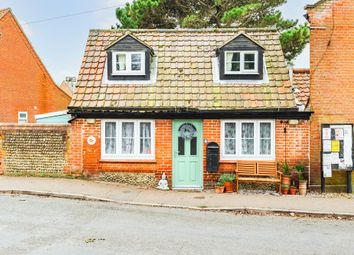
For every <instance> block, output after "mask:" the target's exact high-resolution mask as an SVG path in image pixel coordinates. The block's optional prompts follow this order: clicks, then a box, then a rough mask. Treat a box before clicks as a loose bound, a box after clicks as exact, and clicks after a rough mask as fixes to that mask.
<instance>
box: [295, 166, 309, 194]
mask: <svg viewBox="0 0 354 255" xmlns="http://www.w3.org/2000/svg"><path fill="white" fill-rule="evenodd" d="M295 169H296V171H297V175H298V177H299V193H300V195H302V196H305V195H306V191H307V180H305V176H304V172H305V166H304V165H301V164H299V165H296V166H295Z"/></svg>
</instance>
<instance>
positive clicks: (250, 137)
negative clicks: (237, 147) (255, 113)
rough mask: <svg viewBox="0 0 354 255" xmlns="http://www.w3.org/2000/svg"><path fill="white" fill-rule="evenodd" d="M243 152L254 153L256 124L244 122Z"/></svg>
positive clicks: (246, 153)
mask: <svg viewBox="0 0 354 255" xmlns="http://www.w3.org/2000/svg"><path fill="white" fill-rule="evenodd" d="M241 137H242V154H245V155H253V154H254V124H253V123H242V136H241Z"/></svg>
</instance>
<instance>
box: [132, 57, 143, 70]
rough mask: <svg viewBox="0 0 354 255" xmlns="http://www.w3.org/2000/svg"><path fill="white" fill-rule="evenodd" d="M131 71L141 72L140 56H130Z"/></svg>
mask: <svg viewBox="0 0 354 255" xmlns="http://www.w3.org/2000/svg"><path fill="white" fill-rule="evenodd" d="M131 63H132V66H131V68H132V71H140V70H141V54H132V55H131Z"/></svg>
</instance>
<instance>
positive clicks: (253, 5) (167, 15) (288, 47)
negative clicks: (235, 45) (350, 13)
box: [116, 0, 310, 63]
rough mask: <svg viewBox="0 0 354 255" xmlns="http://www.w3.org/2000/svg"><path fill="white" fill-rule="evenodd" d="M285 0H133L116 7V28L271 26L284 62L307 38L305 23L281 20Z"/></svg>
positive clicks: (303, 45) (294, 55)
mask: <svg viewBox="0 0 354 255" xmlns="http://www.w3.org/2000/svg"><path fill="white" fill-rule="evenodd" d="M284 3H286V0H266V1H265V0H134V1H133V2H132V3H127V4H126V5H125V6H124V7H122V8H118V9H117V10H116V16H117V19H118V22H119V23H118V24H117V25H116V26H117V27H120V28H178V27H182V28H211V27H216V28H223V27H274V28H277V29H278V31H279V33H280V34H281V35H280V41H281V44H282V47H283V51H284V55H285V58H286V60H287V61H288V63H291V62H292V60H293V59H294V58H295V57H296V56H298V55H299V54H300V53H301V52H302V50H303V49H304V48H305V46H306V44H307V43H308V41H309V36H310V32H309V28H308V27H307V24H299V23H298V20H290V19H284V18H283V17H282V14H281V12H280V11H279V10H278V7H279V6H281V5H283V4H284Z"/></svg>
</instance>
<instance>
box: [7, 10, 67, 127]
mask: <svg viewBox="0 0 354 255" xmlns="http://www.w3.org/2000/svg"><path fill="white" fill-rule="evenodd" d="M0 91H1V93H0V123H1V122H11V123H34V122H35V115H36V114H42V113H47V112H54V111H59V110H65V109H67V106H68V105H69V103H70V100H71V98H70V96H68V95H66V94H65V93H64V92H63V91H62V90H61V89H60V88H58V86H57V85H56V84H55V83H54V81H53V80H52V78H51V76H50V75H49V73H48V71H47V70H46V68H45V67H44V65H43V63H42V62H41V60H40V59H39V57H38V55H37V54H36V52H35V51H34V49H33V47H32V46H31V44H30V42H29V40H28V39H27V37H26V35H25V34H24V32H23V30H22V29H21V27H20V25H19V23H18V22H17V20H16V18H15V16H14V15H13V14H12V12H11V10H10V9H4V10H0Z"/></svg>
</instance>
